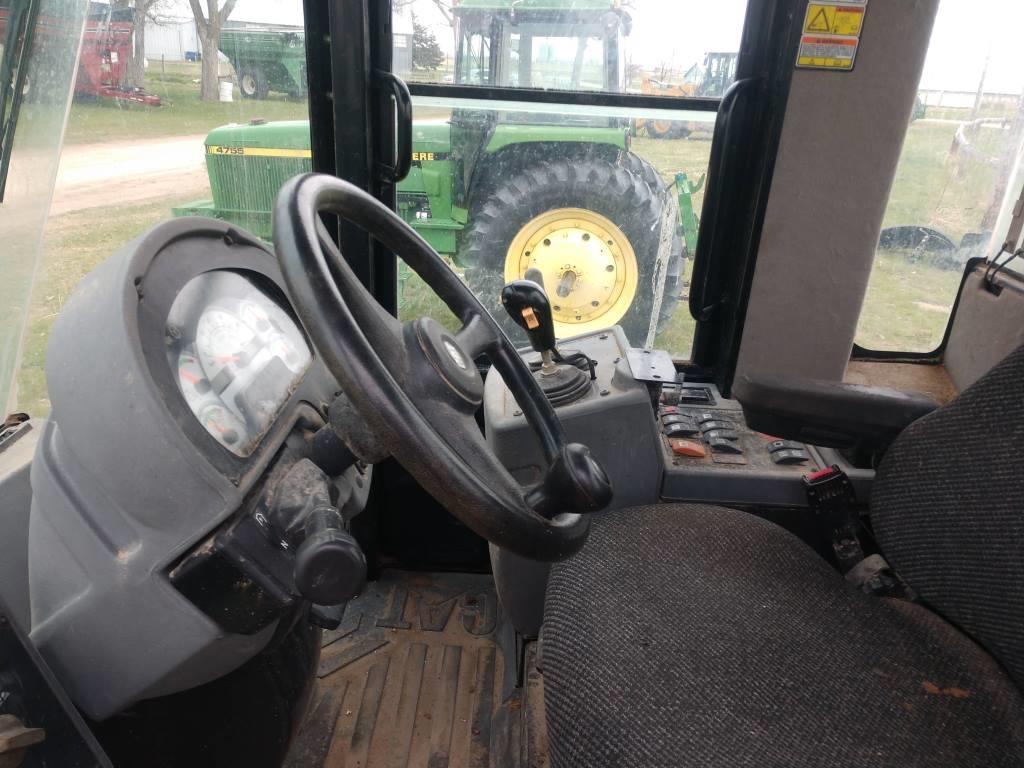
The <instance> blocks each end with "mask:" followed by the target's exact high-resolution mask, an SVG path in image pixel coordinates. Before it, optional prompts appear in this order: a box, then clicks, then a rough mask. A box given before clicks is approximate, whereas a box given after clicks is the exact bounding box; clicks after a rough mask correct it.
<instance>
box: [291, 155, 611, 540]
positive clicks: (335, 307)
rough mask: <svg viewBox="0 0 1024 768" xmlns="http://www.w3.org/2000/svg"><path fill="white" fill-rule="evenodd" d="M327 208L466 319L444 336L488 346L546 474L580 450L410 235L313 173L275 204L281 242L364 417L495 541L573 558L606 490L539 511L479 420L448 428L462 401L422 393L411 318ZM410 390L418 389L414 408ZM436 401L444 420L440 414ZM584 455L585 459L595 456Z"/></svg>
mask: <svg viewBox="0 0 1024 768" xmlns="http://www.w3.org/2000/svg"><path fill="white" fill-rule="evenodd" d="M321 212H329V213H333V214H336V215H338V216H339V217H340V218H341V219H342V220H344V221H346V222H348V223H350V224H353V225H355V226H357V227H359V228H361V229H363V230H364V231H366V232H367V233H369V234H371V235H372V236H373V237H374V238H376V239H378V240H379V241H380V242H381V243H383V244H384V245H385V246H386V247H387V248H388V249H390V250H391V251H392V252H394V253H396V254H398V255H399V256H401V257H402V258H403V259H404V260H405V261H406V263H408V264H409V266H410V267H412V269H413V270H414V271H416V272H417V274H419V276H420V277H421V278H423V280H424V281H425V282H426V283H427V284H428V285H429V286H430V287H431V288H432V289H433V290H434V292H435V293H437V295H438V296H439V297H440V298H441V299H442V300H443V301H444V302H445V304H447V305H448V307H449V308H450V309H451V310H452V311H453V312H454V313H455V315H456V316H457V317H458V319H459V320H460V321H461V322H462V323H463V327H462V330H461V331H460V332H459V333H458V334H456V335H455V336H454V337H449V338H452V339H453V340H454V341H456V342H457V343H458V344H459V345H460V349H462V350H463V352H464V353H465V354H466V355H467V356H468V358H469V360H470V361H472V359H474V358H475V357H477V356H479V355H480V354H481V353H486V354H487V355H488V357H489V358H490V360H491V362H492V364H493V365H494V367H495V368H496V369H497V370H498V371H499V372H500V373H501V375H502V377H503V378H504V380H505V382H506V384H507V385H508V387H509V389H510V390H511V391H512V393H513V395H514V396H515V398H516V401H517V403H518V404H519V406H520V408H521V409H522V411H523V415H524V416H525V417H526V419H527V421H528V422H529V424H530V426H531V427H532V428H533V431H534V433H535V434H536V436H537V438H538V440H539V442H540V446H541V448H542V451H543V454H544V457H545V459H546V461H547V462H548V464H549V472H550V468H551V467H555V466H557V465H558V464H559V462H562V463H565V462H566V461H571V460H572V458H571V456H570V458H568V459H567V456H568V455H569V454H567V450H568V449H571V448H576V449H579V448H582V447H581V446H571V445H570V446H567V445H566V440H565V433H564V431H563V429H562V426H561V423H560V422H559V420H558V417H557V415H556V414H555V412H554V409H553V408H552V406H551V404H550V403H549V402H548V400H547V398H546V397H544V394H543V392H542V391H541V390H540V387H539V385H538V384H537V382H536V380H535V379H534V377H533V375H532V373H531V372H530V371H529V369H528V367H527V366H526V364H525V363H524V362H523V360H522V358H521V357H520V356H519V354H518V353H517V352H516V350H515V348H514V347H513V346H512V343H511V342H510V341H509V340H508V338H507V337H506V336H505V334H504V332H503V331H502V330H501V328H500V327H499V326H498V324H497V323H496V322H495V321H494V319H493V318H492V317H491V316H490V315H489V314H488V313H487V310H486V309H484V307H483V305H482V304H481V303H480V301H479V300H478V299H477V298H476V297H475V296H474V295H473V294H472V292H470V290H469V289H468V288H467V287H466V286H465V284H464V283H463V282H462V280H461V279H460V278H459V277H458V275H456V274H455V273H454V271H452V270H451V268H450V267H449V266H448V265H447V264H445V262H444V261H443V260H442V259H441V258H440V257H439V256H438V255H437V254H436V252H434V250H433V249H432V248H431V247H430V245H429V244H427V242H426V241H425V240H424V239H423V238H422V237H420V235H419V234H417V233H416V232H415V230H413V229H412V228H411V227H410V226H409V225H408V224H406V223H405V222H404V221H402V219H401V218H399V217H398V216H397V215H396V214H395V213H394V212H393V211H391V210H390V209H389V208H387V207H386V206H384V205H383V204H381V203H380V202H379V201H378V200H376V199H375V198H373V197H372V196H370V195H368V194H367V193H366V192H364V191H363V190H361V189H359V188H357V187H355V186H353V185H351V184H349V183H347V182H344V181H341V180H339V179H337V178H334V177H331V176H326V175H321V174H306V175H302V176H298V177H295V178H293V179H291V180H290V181H288V182H287V183H286V184H285V185H284V186H283V187H282V188H281V191H280V193H279V196H278V200H277V205H276V207H275V210H274V244H275V247H276V250H277V254H278V259H279V261H280V263H281V268H282V272H283V274H284V278H285V283H286V286H287V289H288V292H289V295H290V298H291V299H292V303H293V305H294V308H295V311H296V313H297V314H298V316H299V319H300V320H301V322H302V324H303V326H304V327H305V329H306V332H307V333H308V334H309V336H310V338H311V340H312V341H313V344H314V346H315V347H316V349H317V351H318V352H319V354H320V356H321V358H322V359H323V360H324V362H325V364H326V365H327V367H328V368H329V369H330V370H331V372H332V373H333V374H334V375H335V377H336V378H337V379H338V382H339V384H340V385H341V388H342V390H343V392H344V393H345V395H346V396H347V397H348V399H349V400H350V401H351V402H352V404H353V405H354V406H355V408H356V410H357V411H358V412H359V414H360V416H361V417H362V418H363V419H364V420H365V421H366V423H367V425H368V426H369V427H370V428H371V429H373V430H374V431H375V432H376V433H377V434H378V436H379V437H380V439H381V440H382V442H383V443H384V445H385V447H386V449H387V450H388V452H389V453H390V454H391V455H393V456H394V457H395V458H396V459H397V460H398V461H399V462H400V463H401V464H402V465H403V466H405V468H406V469H407V470H408V471H409V472H410V473H411V474H412V475H413V476H414V477H415V478H416V479H417V480H418V481H419V482H420V484H421V485H423V487H424V488H425V489H426V490H427V491H428V492H430V493H431V495H433V496H434V497H435V498H437V499H438V500H439V501H440V502H442V503H443V504H444V505H445V506H446V507H447V508H448V509H449V510H450V511H451V512H452V513H453V514H455V515H456V517H458V518H459V519H460V520H462V522H464V523H465V524H466V525H467V526H469V527H470V528H471V529H473V530H474V531H476V532H477V533H478V534H480V535H481V536H483V537H484V538H486V539H487V540H488V541H490V542H492V543H494V544H496V545H498V546H499V547H502V548H505V549H508V550H510V551H513V552H515V553H517V554H520V555H523V556H525V557H530V558H533V559H537V560H558V559H562V558H565V557H568V556H569V555H572V554H574V553H575V552H576V551H578V550H579V549H580V548H581V547H582V546H583V544H584V542H585V540H586V536H587V533H588V529H589V521H588V519H587V518H586V517H585V516H584V515H583V514H579V512H589V511H595V510H596V509H600V508H602V507H604V506H605V505H606V504H607V503H608V501H609V498H610V486H609V493H608V497H600V496H601V494H599V493H598V494H590V495H589V496H594V497H593V498H590V497H589V496H588V494H584V498H582V499H580V498H579V495H578V494H577V498H576V501H575V502H574V504H573V505H572V506H573V507H574V509H573V510H572V511H562V510H561V509H551V508H550V507H549V508H547V509H541V511H540V512H538V511H537V510H536V509H534V506H536V507H538V508H540V507H543V505H542V504H538V503H537V502H536V498H537V497H534V498H533V499H531V501H527V498H528V494H529V492H526V491H524V490H523V489H522V488H521V487H520V486H519V484H518V483H517V482H516V481H515V480H514V479H513V478H512V477H511V475H509V473H508V472H507V471H506V470H505V469H504V467H503V466H501V464H500V462H498V460H497V459H496V458H495V457H494V455H493V453H492V452H491V451H490V449H489V448H487V446H486V444H485V443H484V442H483V440H482V436H480V434H479V429H477V428H476V427H475V424H474V425H473V428H472V429H473V430H475V435H473V434H470V433H469V432H468V427H465V426H463V427H454V426H453V427H451V428H449V427H448V426H447V425H448V423H449V422H450V421H451V422H458V423H459V424H462V423H463V422H462V421H461V419H462V417H464V416H465V414H466V408H462V411H461V412H460V407H461V406H460V404H459V403H457V402H455V401H454V399H453V401H452V402H440V401H438V402H435V401H434V400H432V399H431V398H432V396H433V395H434V394H436V392H437V391H438V389H439V387H438V386H436V382H434V384H435V386H433V389H424V388H423V387H424V386H425V385H424V384H423V380H424V379H428V378H430V376H431V375H432V374H431V373H430V372H429V371H428V370H427V369H426V368H425V367H424V366H423V365H422V361H420V360H419V359H418V355H419V354H420V353H419V351H418V350H416V349H415V346H416V345H415V343H413V342H411V341H410V338H411V336H410V333H409V331H408V329H409V328H410V327H411V325H412V324H410V325H408V326H405V328H404V329H403V328H402V326H401V325H400V324H399V323H398V321H397V320H395V319H394V318H393V317H392V316H391V315H389V314H387V313H386V312H384V310H383V309H382V308H381V307H380V306H379V304H377V302H376V301H375V300H374V299H373V297H372V296H371V295H370V294H369V293H368V292H367V291H366V290H365V288H364V287H363V286H362V284H361V283H360V282H359V280H358V279H357V278H356V276H355V274H354V273H353V272H352V270H351V268H350V267H349V266H348V265H347V263H345V261H344V259H343V258H342V257H341V254H340V253H339V252H338V251H337V248H336V247H335V246H334V244H333V243H332V242H331V241H330V239H329V238H327V237H326V232H325V230H324V228H323V225H322V223H321V221H320V217H319V214H320V213H321ZM417 322H420V321H417ZM400 338H404V342H399V341H398V339H400ZM446 343H447V341H446ZM403 344H404V345H403ZM466 346H468V347H470V349H468V350H466V349H464V347H466ZM474 373H475V368H474ZM442 389H443V388H442ZM410 391H415V393H416V394H417V395H418V398H417V399H418V400H419V404H417V403H416V402H414V401H413V399H412V398H411V397H410V396H409V393H410ZM428 405H429V406H430V410H427V409H426V406H428ZM438 408H439V409H440V412H441V415H438V414H437V413H435V410H436V409H438ZM470 415H471V414H470ZM470 421H471V419H470ZM452 443H455V444H454V445H453V444H452ZM585 450H586V449H583V451H585ZM481 451H482V452H484V453H485V454H486V455H481ZM586 455H587V457H588V458H589V452H587V454H586ZM531 503H532V504H533V506H531Z"/></svg>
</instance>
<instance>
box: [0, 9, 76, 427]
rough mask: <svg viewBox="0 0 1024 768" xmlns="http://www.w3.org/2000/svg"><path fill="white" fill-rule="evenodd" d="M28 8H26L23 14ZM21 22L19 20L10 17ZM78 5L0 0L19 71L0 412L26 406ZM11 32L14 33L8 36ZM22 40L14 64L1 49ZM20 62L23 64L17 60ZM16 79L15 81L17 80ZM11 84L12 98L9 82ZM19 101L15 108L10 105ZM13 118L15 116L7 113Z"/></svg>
mask: <svg viewBox="0 0 1024 768" xmlns="http://www.w3.org/2000/svg"><path fill="white" fill-rule="evenodd" d="M30 11H31V13H30ZM18 18H21V19H22V20H23V21H25V22H26V24H25V25H19V24H18V23H17V19H18ZM84 18H85V8H84V7H83V4H82V3H81V2H73V0H37V2H34V3H30V2H28V1H27V0H7V1H6V2H0V39H5V43H4V54H5V56H4V59H5V63H7V64H8V65H9V66H11V65H13V66H14V67H17V68H18V69H19V70H21V71H20V72H17V73H15V72H13V71H11V70H9V71H8V74H9V75H12V77H10V78H9V79H8V80H7V82H6V89H7V92H6V94H5V96H6V98H5V99H3V101H5V102H6V106H5V109H4V115H5V116H6V117H7V118H8V121H6V122H5V124H4V125H3V143H2V159H3V163H4V164H5V165H6V167H7V178H6V184H5V185H4V193H3V198H2V202H0V235H2V238H3V245H2V246H0V274H2V275H3V283H4V296H3V304H2V309H0V399H2V400H3V402H4V403H5V404H6V405H7V408H6V410H5V413H9V412H11V411H13V410H31V409H29V408H27V407H19V406H21V405H22V403H20V402H19V401H18V399H17V381H16V378H15V370H16V368H17V367H18V364H19V361H23V360H24V358H25V349H24V345H23V343H22V342H23V339H24V338H25V337H26V332H25V327H26V322H27V320H28V317H29V312H30V294H31V290H32V281H33V278H34V276H35V274H36V272H37V265H38V263H39V260H40V257H41V252H40V248H39V244H40V240H41V238H42V236H43V230H44V227H45V224H46V212H47V209H48V207H49V203H50V198H51V196H52V194H53V184H54V178H55V176H56V174H57V165H58V161H59V158H60V143H61V132H62V130H63V127H64V120H65V117H66V115H67V97H68V91H69V89H70V85H71V79H72V76H73V73H74V67H75V54H76V53H77V51H78V43H79V39H80V37H81V33H82V24H83V21H84ZM14 38H17V39H14ZM26 41H28V45H27V52H28V53H29V54H30V55H29V56H27V57H25V58H24V59H22V65H21V66H19V64H18V63H17V62H13V64H12V57H11V56H9V55H7V54H12V53H15V52H17V49H19V48H20V47H21V46H22V44H23V43H25V42H26ZM25 61H27V64H25V63H24V62H25ZM19 83H20V86H18V85H17V84H19ZM12 86H13V87H15V88H16V89H17V98H14V96H15V94H14V93H12V91H11V88H12ZM19 103H20V108H18V109H17V110H15V109H14V108H13V106H12V105H18V104H19ZM15 118H16V119H15Z"/></svg>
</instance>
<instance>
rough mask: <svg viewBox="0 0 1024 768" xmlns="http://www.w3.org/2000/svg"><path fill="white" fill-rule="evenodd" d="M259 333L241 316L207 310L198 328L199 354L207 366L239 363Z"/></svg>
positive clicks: (200, 319) (197, 342)
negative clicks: (209, 364)
mask: <svg viewBox="0 0 1024 768" xmlns="http://www.w3.org/2000/svg"><path fill="white" fill-rule="evenodd" d="M255 336H256V334H255V332H254V331H253V329H252V328H251V327H249V326H248V325H247V324H246V323H245V321H243V320H242V318H241V317H239V316H238V315H236V314H234V313H232V312H228V311H227V310H224V309H208V310H206V311H205V312H204V313H203V315H202V317H200V318H199V325H198V326H197V327H196V351H197V352H198V353H199V356H200V357H201V358H202V359H203V362H204V363H209V362H213V363H217V364H219V365H226V364H227V363H239V362H241V361H242V359H243V355H244V353H245V350H246V347H248V346H249V344H250V343H251V342H252V340H253V339H254V338H255Z"/></svg>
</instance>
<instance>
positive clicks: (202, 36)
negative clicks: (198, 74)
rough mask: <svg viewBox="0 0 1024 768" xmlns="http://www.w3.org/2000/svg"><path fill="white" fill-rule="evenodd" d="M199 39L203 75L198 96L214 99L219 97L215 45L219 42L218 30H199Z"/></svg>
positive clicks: (217, 63) (209, 99)
mask: <svg viewBox="0 0 1024 768" xmlns="http://www.w3.org/2000/svg"><path fill="white" fill-rule="evenodd" d="M199 41H200V43H201V45H202V47H203V75H202V84H201V85H200V88H199V98H201V99H202V100H203V101H216V100H217V99H218V98H219V94H218V89H219V87H220V86H219V82H220V81H219V78H218V74H219V72H220V60H219V59H218V57H217V46H218V44H219V43H220V30H219V29H217V30H215V31H209V27H208V28H207V30H205V31H204V30H200V32H199Z"/></svg>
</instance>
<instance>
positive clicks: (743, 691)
mask: <svg viewBox="0 0 1024 768" xmlns="http://www.w3.org/2000/svg"><path fill="white" fill-rule="evenodd" d="M541 653H542V665H543V670H544V689H545V701H546V707H547V720H548V732H549V736H550V741H551V755H552V762H553V766H554V768H611V767H612V766H638V767H639V766H642V767H643V768H658V767H660V766H666V767H667V766H723V768H737V767H739V766H758V767H759V768H763V767H764V766H780V767H781V766H786V768H795V767H799V766H808V767H810V766H813V767H814V768H821V767H822V766H843V767H844V768H846V767H850V768H854V767H858V768H859V767H860V766H864V767H868V766H870V767H872V768H874V767H875V766H886V767H890V766H901V767H902V766H951V765H955V766H957V767H958V768H967V767H968V766H985V767H986V768H995V767H996V766H1022V765H1024V725H1022V724H1024V702H1022V700H1021V696H1020V694H1019V692H1018V691H1017V689H1016V687H1015V686H1014V685H1013V683H1012V682H1011V680H1010V679H1009V677H1008V676H1007V675H1006V673H1005V672H1004V671H1003V669H1002V668H1001V667H1000V666H999V665H998V664H997V663H996V662H995V661H993V659H992V658H991V657H990V656H988V655H987V654H986V653H985V652H984V651H983V650H982V649H981V648H980V647H979V646H977V645H976V644H975V643H973V642H972V641H971V640H969V639H967V638H966V637H965V636H963V635H962V634H960V633H959V632H957V631H956V630H954V629H953V628H952V627H951V626H949V625H948V624H946V623H944V622H943V621H941V620H940V619H938V618H937V617H936V616H935V615H934V614H932V613H930V612H928V611H926V610H925V609H923V608H921V607H919V606H916V605H911V604H908V603H904V602H900V601H895V600H882V599H878V598H874V597H870V596H867V595H864V594H862V593H860V592H859V591H857V590H855V589H854V588H852V587H850V586H849V585H848V584H847V582H846V581H845V580H844V579H843V578H842V577H841V576H840V575H839V574H838V573H837V572H836V571H834V570H833V569H832V568H831V567H830V566H829V565H828V564H827V563H825V562H824V561H823V560H821V558H819V557H818V556H817V555H816V554H815V553H814V552H813V551H812V550H810V549H809V548H808V547H807V546H806V545H804V544H803V542H801V541H800V540H798V539H797V538H795V537H794V536H792V535H791V534H789V533H788V532H786V531H785V530H783V529H782V528H779V527H778V526H776V525H774V524H772V523H769V522H767V521H764V520H761V519H759V518H756V517H754V516H751V515H748V514H746V513H742V512H738V511H735V510H730V509H725V508H721V507H710V506H696V505H679V504H673V505H669V504H665V505H658V506H652V507H639V508H634V509H627V510H620V511H616V512H613V513H607V514H604V515H601V516H599V517H598V518H596V519H595V523H594V527H593V532H592V534H591V537H590V541H589V542H588V544H587V546H586V547H585V548H584V550H583V551H582V552H581V553H580V554H579V555H577V556H576V557H574V558H573V559H571V560H569V561H568V562H565V563H561V564H559V565H557V566H555V567H554V569H553V570H552V574H551V582H550V585H549V587H548V593H547V600H546V605H545V616H544V630H543V641H542V649H541Z"/></svg>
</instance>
